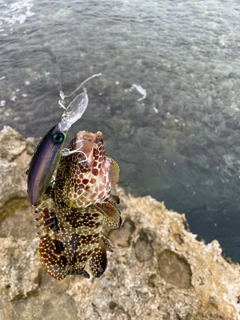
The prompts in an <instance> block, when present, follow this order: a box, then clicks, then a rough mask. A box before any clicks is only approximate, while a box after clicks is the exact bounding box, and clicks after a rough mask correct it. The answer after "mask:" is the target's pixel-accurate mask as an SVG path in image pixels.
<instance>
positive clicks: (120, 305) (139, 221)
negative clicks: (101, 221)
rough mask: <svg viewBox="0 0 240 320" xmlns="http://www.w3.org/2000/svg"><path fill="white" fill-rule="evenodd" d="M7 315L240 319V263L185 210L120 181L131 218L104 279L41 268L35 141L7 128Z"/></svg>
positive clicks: (3, 170) (0, 211)
mask: <svg viewBox="0 0 240 320" xmlns="http://www.w3.org/2000/svg"><path fill="white" fill-rule="evenodd" d="M0 144H1V154H0V182H1V183H0V222H1V224H0V237H1V241H0V276H1V282H0V295H1V299H0V319H4V320H6V319H24V320H27V319H29V320H30V319H39V320H40V319H41V320H42V319H49V320H50V319H58V320H61V319H63V320H67V319H71V320H74V319H86V320H88V319H103V320H104V319H117V320H121V319H138V320H140V319H144V320H145V319H154V320H155V319H165V320H167V319H178V320H179V319H186V320H187V319H188V320H190V319H194V320H198V319H209V320H210V319H211V320H215V319H216V320H219V319H223V320H227V319H229V320H235V319H240V267H239V265H238V264H233V263H231V261H226V260H225V259H224V258H223V257H222V249H221V248H220V246H219V243H218V242H217V241H215V240H214V241H213V242H211V243H209V244H205V243H204V242H203V241H197V240H196V235H194V234H192V233H191V232H190V230H189V228H188V224H187V221H186V218H185V215H184V214H182V215H180V214H178V213H176V212H173V211H169V210H167V209H166V207H165V206H164V204H163V203H160V202H157V201H156V200H154V199H153V198H151V197H149V196H147V197H143V198H133V197H132V196H130V195H126V194H125V193H124V191H123V190H122V189H120V188H119V187H118V188H117V189H116V192H117V193H118V194H119V196H120V198H121V211H122V217H123V220H124V223H123V226H122V228H121V229H120V230H110V231H108V235H109V237H110V239H111V240H112V243H113V244H114V247H115V250H114V252H113V253H112V254H109V255H108V256H109V259H108V260H109V263H108V268H107V270H106V272H105V274H104V275H103V277H102V278H100V279H90V280H86V279H84V278H82V277H79V276H68V277H67V278H65V279H64V280H63V281H57V280H54V279H53V278H51V277H50V276H49V275H48V274H46V272H45V271H44V270H43V269H42V267H41V264H40V262H39V258H38V253H37V246H38V237H37V235H36V229H35V228H34V225H35V223H34V218H35V216H34V212H33V210H32V208H31V206H30V204H29V202H28V197H27V192H26V174H25V172H26V170H27V167H28V163H29V161H30V159H31V155H32V153H33V150H34V147H35V145H36V141H34V139H27V140H24V139H23V138H22V137H21V135H20V134H19V133H18V132H16V131H14V130H13V129H12V128H10V127H4V129H3V130H2V131H1V132H0Z"/></svg>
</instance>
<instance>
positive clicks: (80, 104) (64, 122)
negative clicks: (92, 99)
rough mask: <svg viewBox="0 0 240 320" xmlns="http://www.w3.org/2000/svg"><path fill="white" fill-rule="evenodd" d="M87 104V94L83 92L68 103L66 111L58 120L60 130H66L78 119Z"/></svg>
mask: <svg viewBox="0 0 240 320" xmlns="http://www.w3.org/2000/svg"><path fill="white" fill-rule="evenodd" d="M87 106H88V95H87V94H86V93H85V92H83V93H80V94H79V95H78V96H76V98H75V99H74V100H73V101H72V102H71V103H70V104H69V105H68V107H67V109H66V111H64V113H63V115H62V119H61V122H60V125H61V130H62V131H64V132H67V131H68V130H69V129H70V127H71V126H72V125H73V124H74V123H75V122H76V121H77V120H79V119H80V118H81V117H82V115H83V114H84V112H85V111H86V109H87Z"/></svg>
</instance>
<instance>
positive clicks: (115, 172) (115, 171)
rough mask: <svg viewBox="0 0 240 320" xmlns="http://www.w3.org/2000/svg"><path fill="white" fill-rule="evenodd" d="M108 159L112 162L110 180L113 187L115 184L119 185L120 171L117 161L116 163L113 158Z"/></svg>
mask: <svg viewBox="0 0 240 320" xmlns="http://www.w3.org/2000/svg"><path fill="white" fill-rule="evenodd" d="M107 159H108V160H109V162H110V180H111V184H112V186H115V184H117V183H118V180H119V173H120V169H119V166H118V164H117V162H116V161H114V160H113V159H112V158H110V157H107Z"/></svg>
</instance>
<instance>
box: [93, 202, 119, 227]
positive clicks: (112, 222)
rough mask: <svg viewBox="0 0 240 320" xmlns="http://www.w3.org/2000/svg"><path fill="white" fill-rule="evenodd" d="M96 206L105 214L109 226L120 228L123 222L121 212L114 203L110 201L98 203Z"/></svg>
mask: <svg viewBox="0 0 240 320" xmlns="http://www.w3.org/2000/svg"><path fill="white" fill-rule="evenodd" d="M95 207H96V209H98V211H100V212H101V213H102V214H103V215H104V216H105V218H106V223H107V224H108V225H109V226H113V227H116V228H120V226H121V224H122V218H121V213H120V211H119V210H118V209H117V208H116V207H115V206H114V205H112V204H111V203H110V202H105V203H96V204H95Z"/></svg>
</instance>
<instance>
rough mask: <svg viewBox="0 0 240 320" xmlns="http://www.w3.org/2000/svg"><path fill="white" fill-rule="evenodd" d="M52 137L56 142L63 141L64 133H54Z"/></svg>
mask: <svg viewBox="0 0 240 320" xmlns="http://www.w3.org/2000/svg"><path fill="white" fill-rule="evenodd" d="M52 139H53V141H54V142H57V143H59V142H62V141H63V140H64V135H63V134H62V133H54V134H53V135H52Z"/></svg>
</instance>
